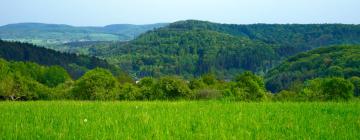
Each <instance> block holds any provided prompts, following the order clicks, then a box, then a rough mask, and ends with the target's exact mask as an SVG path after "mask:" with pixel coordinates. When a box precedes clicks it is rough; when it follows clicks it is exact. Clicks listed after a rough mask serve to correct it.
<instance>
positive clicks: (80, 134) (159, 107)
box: [0, 101, 360, 139]
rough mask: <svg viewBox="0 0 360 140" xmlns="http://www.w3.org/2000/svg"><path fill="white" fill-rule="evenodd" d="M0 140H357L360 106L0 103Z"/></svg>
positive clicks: (314, 104)
mask: <svg viewBox="0 0 360 140" xmlns="http://www.w3.org/2000/svg"><path fill="white" fill-rule="evenodd" d="M0 120H1V121H0V139H358V138H360V133H359V132H360V102H348V103H281V102H279V103H273V102H272V103H269V102H262V103H242V102H221V101H191V102H189V101H178V102H80V101H38V102H0Z"/></svg>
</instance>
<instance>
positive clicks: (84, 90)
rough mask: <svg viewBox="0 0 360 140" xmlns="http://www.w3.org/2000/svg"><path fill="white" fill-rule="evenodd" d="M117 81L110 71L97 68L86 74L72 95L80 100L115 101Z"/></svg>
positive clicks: (78, 81) (77, 82) (78, 82)
mask: <svg viewBox="0 0 360 140" xmlns="http://www.w3.org/2000/svg"><path fill="white" fill-rule="evenodd" d="M116 88H117V81H116V79H115V78H114V76H113V75H112V74H111V73H110V71H108V70H105V69H102V68H96V69H93V70H91V71H88V72H87V73H85V74H84V75H83V76H82V77H81V78H80V79H79V80H77V81H76V82H75V85H74V88H73V90H72V94H73V96H74V97H75V99H80V100H109V99H115V96H116V95H115V90H116Z"/></svg>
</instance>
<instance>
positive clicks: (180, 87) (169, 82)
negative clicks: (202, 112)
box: [156, 77, 194, 100]
mask: <svg viewBox="0 0 360 140" xmlns="http://www.w3.org/2000/svg"><path fill="white" fill-rule="evenodd" d="M156 88H157V90H158V91H157V92H159V93H160V94H161V95H163V96H164V98H165V99H169V100H174V99H191V98H193V97H194V95H193V92H192V91H191V90H190V88H189V87H188V85H187V83H186V82H185V81H184V80H183V79H181V78H178V77H162V78H160V79H159V82H158V83H157V85H156Z"/></svg>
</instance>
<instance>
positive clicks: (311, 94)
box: [301, 77, 354, 101]
mask: <svg viewBox="0 0 360 140" xmlns="http://www.w3.org/2000/svg"><path fill="white" fill-rule="evenodd" d="M301 95H302V96H304V97H306V98H307V99H308V100H310V101H315V100H320V101H326V100H349V99H351V98H352V97H353V95H354V86H353V84H352V83H351V82H350V81H348V80H345V79H344V78H338V77H332V78H316V79H313V80H308V81H306V82H305V86H304V89H303V90H302V92H301Z"/></svg>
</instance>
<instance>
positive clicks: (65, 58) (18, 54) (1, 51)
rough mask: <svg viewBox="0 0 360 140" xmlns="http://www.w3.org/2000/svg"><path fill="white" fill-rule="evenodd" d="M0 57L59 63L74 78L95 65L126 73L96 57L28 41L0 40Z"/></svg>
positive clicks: (48, 64)
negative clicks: (48, 47) (53, 48)
mask: <svg viewBox="0 0 360 140" xmlns="http://www.w3.org/2000/svg"><path fill="white" fill-rule="evenodd" d="M0 58H3V59H6V60H14V61H30V62H35V63H38V64H41V65H46V66H52V65H59V66H62V67H64V68H65V69H66V70H67V71H68V73H69V74H70V76H71V77H72V78H75V79H77V78H78V77H80V76H82V75H83V74H84V73H85V72H86V71H88V70H90V69H94V68H96V67H101V68H105V69H109V70H111V71H112V72H113V73H114V74H115V75H127V74H126V73H125V72H124V71H122V70H121V69H120V68H118V67H116V66H113V65H110V64H109V63H107V62H106V61H105V60H101V59H98V58H96V57H89V56H85V55H77V54H70V53H62V52H57V51H54V50H50V49H46V48H42V47H38V46H35V45H32V44H28V43H20V42H9V41H2V40H0Z"/></svg>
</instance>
